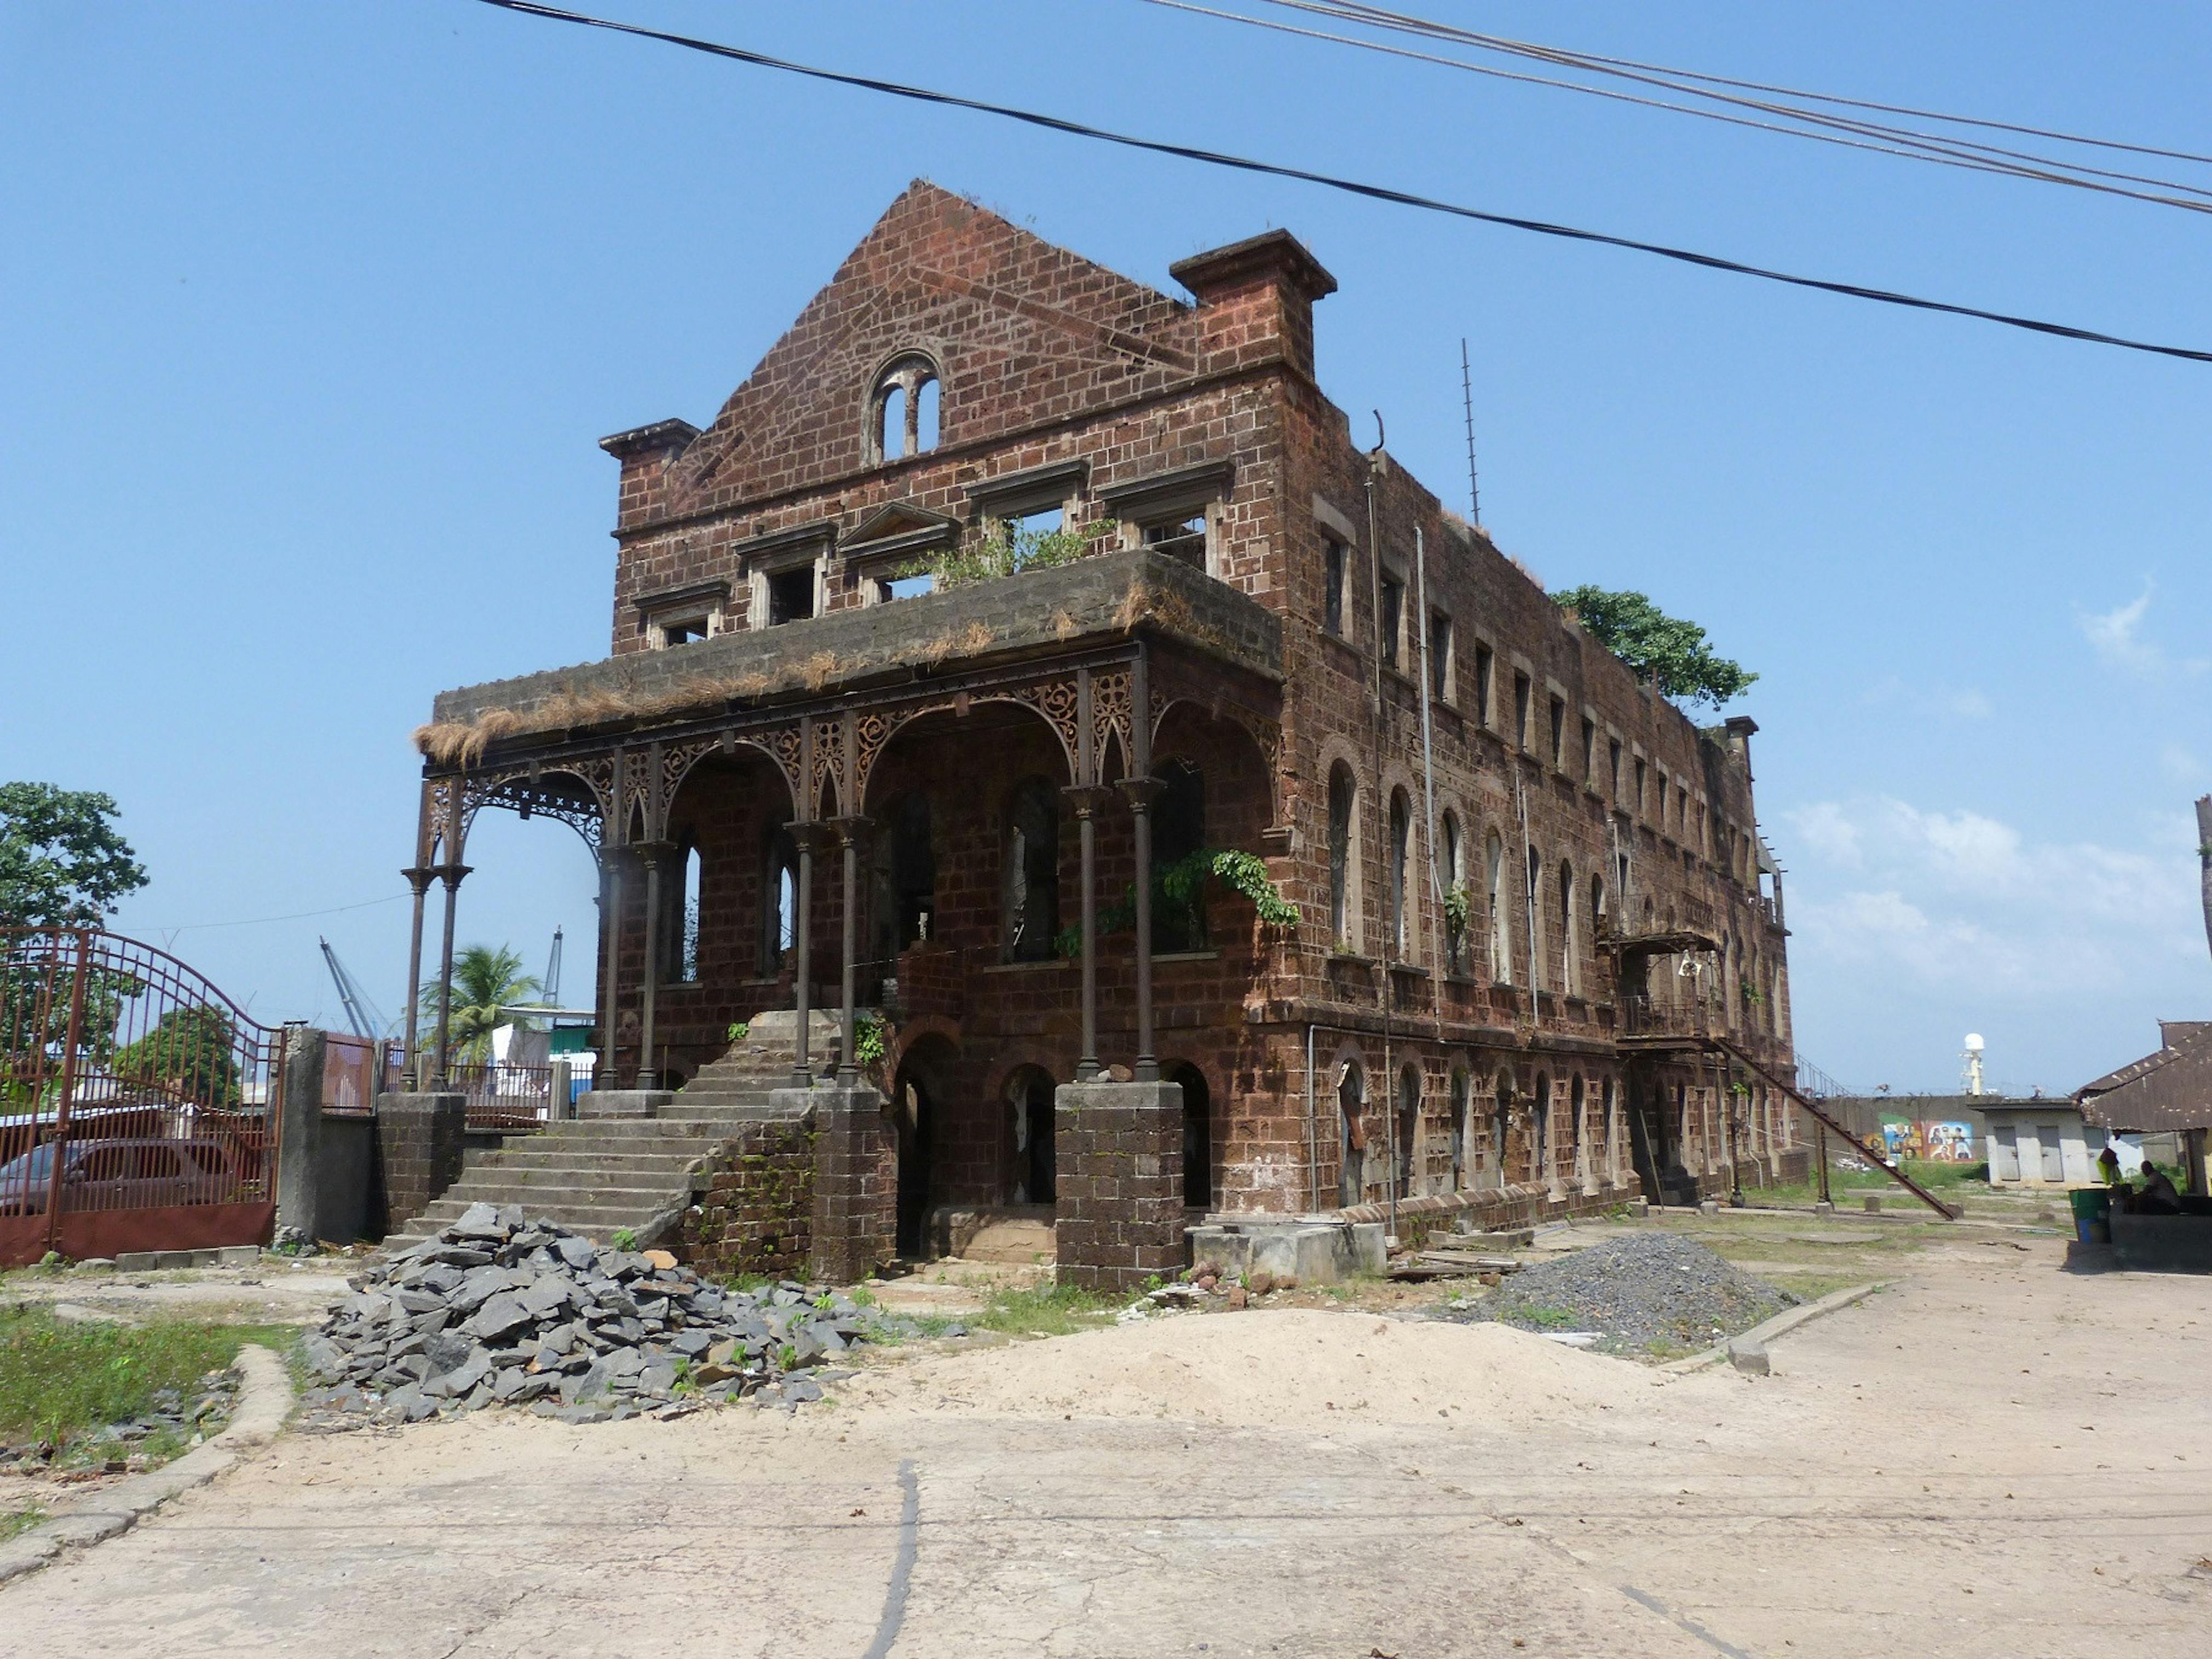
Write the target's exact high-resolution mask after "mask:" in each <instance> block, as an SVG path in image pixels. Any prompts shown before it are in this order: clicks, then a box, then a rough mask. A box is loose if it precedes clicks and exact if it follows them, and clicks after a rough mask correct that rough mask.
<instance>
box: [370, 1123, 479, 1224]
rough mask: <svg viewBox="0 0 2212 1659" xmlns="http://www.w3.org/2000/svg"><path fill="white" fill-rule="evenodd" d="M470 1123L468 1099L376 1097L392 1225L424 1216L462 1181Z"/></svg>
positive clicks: (379, 1145)
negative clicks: (462, 1163) (455, 1184)
mask: <svg viewBox="0 0 2212 1659" xmlns="http://www.w3.org/2000/svg"><path fill="white" fill-rule="evenodd" d="M468 1122H469V1103H468V1097H466V1096H465V1095H458V1094H448V1093H439V1092H431V1093H417V1094H389V1095H379V1096H378V1097H376V1150H377V1156H378V1157H379V1158H380V1160H381V1161H382V1163H383V1165H384V1199H385V1206H386V1212H388V1214H389V1217H390V1220H391V1225H392V1226H394V1227H398V1226H399V1225H402V1224H404V1223H405V1222H407V1221H409V1220H411V1219H412V1218H415V1217H416V1216H418V1215H420V1214H422V1212H423V1211H425V1210H427V1209H428V1208H429V1207H430V1206H432V1205H433V1204H435V1203H436V1202H437V1201H438V1200H440V1199H441V1198H443V1197H444V1196H445V1194H446V1188H448V1187H450V1186H452V1185H453V1182H456V1181H458V1180H459V1179H460V1175H461V1154H462V1152H463V1151H464V1150H465V1136H466V1134H467V1133H468Z"/></svg>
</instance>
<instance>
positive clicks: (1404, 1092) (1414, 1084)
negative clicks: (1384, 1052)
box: [1398, 1065, 1421, 1198]
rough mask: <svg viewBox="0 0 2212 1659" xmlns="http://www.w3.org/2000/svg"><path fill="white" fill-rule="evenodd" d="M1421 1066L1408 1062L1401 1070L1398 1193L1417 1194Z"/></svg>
mask: <svg viewBox="0 0 2212 1659" xmlns="http://www.w3.org/2000/svg"><path fill="white" fill-rule="evenodd" d="M1420 1152H1421V1068H1420V1067H1419V1066H1413V1065H1407V1066H1403V1067H1401V1069H1400V1070H1399V1073H1398V1196H1399V1197H1401V1198H1411V1197H1412V1196H1413V1180H1414V1174H1415V1171H1417V1170H1419V1168H1420V1167H1421V1159H1420Z"/></svg>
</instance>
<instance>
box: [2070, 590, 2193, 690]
mask: <svg viewBox="0 0 2212 1659" xmlns="http://www.w3.org/2000/svg"><path fill="white" fill-rule="evenodd" d="M2154 592H2156V586H2155V584H2154V583H2152V582H2150V581H2148V580H2146V581H2145V582H2144V583H2143V591H2142V592H2141V593H2139V594H2137V595H2136V598H2135V599H2134V600H2133V601H2132V602H2131V603H2130V604H2127V605H2120V606H2118V607H2116V608H2115V609H2113V610H2111V611H2080V612H2077V613H2076V619H2077V620H2078V621H2079V622H2080V623H2081V632H2082V634H2083V635H2084V636H2085V637H2086V638H2087V640H2088V641H2089V645H2090V648H2091V649H2092V650H2093V651H2095V652H2096V653H2097V659H2098V660H2099V661H2100V662H2102V663H2103V664H2104V665H2106V667H2107V668H2117V669H2119V670H2120V671H2123V672H2124V673H2129V674H2135V675H2137V676H2139V677H2141V678H2143V679H2147V680H2162V679H2165V678H2167V677H2168V676H2169V675H2172V674H2174V673H2176V672H2179V673H2183V674H2201V673H2203V671H2205V670H2206V669H2207V668H2209V667H2212V662H2208V661H2207V660H2206V659H2203V658H2201V657H2192V658H2190V659H2185V660H2183V661H2180V662H2177V661H2175V660H2174V659H2172V658H2171V657H2169V656H2168V655H2167V654H2166V647H2164V646H2162V645H2160V644H2159V643H2158V641H2155V640H2147V639H2145V638H2144V637H2143V636H2142V625H2143V619H2144V618H2145V617H2148V615H2149V614H2150V601H2151V595H2152V594H2153V593H2154Z"/></svg>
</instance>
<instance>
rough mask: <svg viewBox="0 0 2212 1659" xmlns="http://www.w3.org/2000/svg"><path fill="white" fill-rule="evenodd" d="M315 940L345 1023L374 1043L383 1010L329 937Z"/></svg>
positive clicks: (382, 1030) (382, 1028)
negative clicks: (342, 1009) (369, 995)
mask: <svg viewBox="0 0 2212 1659" xmlns="http://www.w3.org/2000/svg"><path fill="white" fill-rule="evenodd" d="M315 942H316V943H317V944H318V945H321V946H322V947H323V960H324V962H325V963H328V964H329V967H330V970H331V983H333V984H335V985H336V986H337V987H338V1001H339V1002H340V1003H341V1004H343V1006H344V1008H345V1017H346V1024H349V1025H350V1026H352V1027H353V1034H354V1035H355V1036H357V1037H363V1038H366V1039H367V1040H368V1041H369V1042H375V1041H376V1040H377V1039H378V1038H379V1037H380V1036H383V1035H384V1033H385V1030H386V1023H385V1018H384V1012H383V1011H382V1010H381V1009H380V1008H379V1007H378V1006H376V1005H375V1004H374V1003H373V1002H371V1001H370V1000H368V992H366V991H364V990H362V988H361V982H360V981H358V980H356V979H355V978H354V976H353V975H351V974H349V973H348V972H347V971H346V965H345V963H343V962H340V961H339V960H338V953H337V951H333V950H331V942H330V940H328V939H323V938H321V937H320V936H318V937H317V939H316V941H315ZM554 949H555V951H556V957H555V960H556V961H558V960H559V957H558V955H557V952H558V951H559V949H560V947H559V946H558V945H556V946H555V947H554Z"/></svg>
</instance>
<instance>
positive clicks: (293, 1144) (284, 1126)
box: [276, 1025, 330, 1238]
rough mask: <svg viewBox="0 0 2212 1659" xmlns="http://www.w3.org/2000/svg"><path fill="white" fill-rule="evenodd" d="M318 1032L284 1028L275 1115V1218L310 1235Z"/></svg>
mask: <svg viewBox="0 0 2212 1659" xmlns="http://www.w3.org/2000/svg"><path fill="white" fill-rule="evenodd" d="M324 1044H325V1039H324V1034H323V1033H322V1032H320V1031H316V1030H309V1029H308V1028H307V1026H304V1025H295V1026H289V1027H288V1028H287V1029H286V1030H285V1033H284V1102H283V1110H282V1114H281V1115H280V1116H279V1117H278V1118H277V1121H276V1225H278V1226H280V1227H297V1228H298V1229H299V1230H300V1231H301V1232H303V1233H305V1234H307V1237H310V1238H326V1237H330V1234H329V1232H328V1231H327V1230H325V1228H324V1226H323V1225H322V1221H323V1218H322V1215H321V1204H320V1202H319V1199H320V1195H321V1175H322V1161H323V1054H324Z"/></svg>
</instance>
